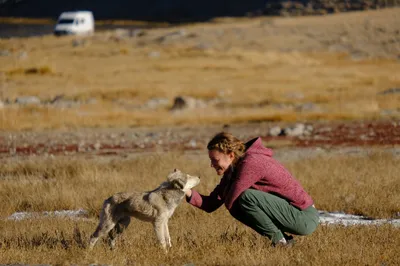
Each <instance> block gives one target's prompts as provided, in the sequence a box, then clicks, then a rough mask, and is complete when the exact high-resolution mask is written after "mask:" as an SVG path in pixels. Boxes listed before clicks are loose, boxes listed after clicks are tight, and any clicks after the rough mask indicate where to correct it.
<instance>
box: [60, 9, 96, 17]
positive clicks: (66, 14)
mask: <svg viewBox="0 0 400 266" xmlns="http://www.w3.org/2000/svg"><path fill="white" fill-rule="evenodd" d="M79 15H93V13H92V11H87V10H77V11H66V12H62V13H61V15H60V17H76V16H79Z"/></svg>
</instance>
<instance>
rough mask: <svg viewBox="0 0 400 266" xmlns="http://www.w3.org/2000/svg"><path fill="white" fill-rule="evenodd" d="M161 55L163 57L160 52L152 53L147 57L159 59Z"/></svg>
mask: <svg viewBox="0 0 400 266" xmlns="http://www.w3.org/2000/svg"><path fill="white" fill-rule="evenodd" d="M160 55H161V54H160V52H158V51H152V52H150V53H149V54H148V55H147V56H148V57H150V58H159V57H160Z"/></svg>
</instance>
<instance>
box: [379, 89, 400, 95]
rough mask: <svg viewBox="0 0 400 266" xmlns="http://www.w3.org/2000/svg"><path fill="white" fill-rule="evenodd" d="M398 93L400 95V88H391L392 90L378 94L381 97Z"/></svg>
mask: <svg viewBox="0 0 400 266" xmlns="http://www.w3.org/2000/svg"><path fill="white" fill-rule="evenodd" d="M397 93H400V88H390V89H387V90H384V91H381V92H378V94H379V95H387V94H397Z"/></svg>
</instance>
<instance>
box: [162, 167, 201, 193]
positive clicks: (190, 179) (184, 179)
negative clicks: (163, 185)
mask: <svg viewBox="0 0 400 266" xmlns="http://www.w3.org/2000/svg"><path fill="white" fill-rule="evenodd" d="M167 180H168V182H169V183H170V184H171V185H172V186H173V187H174V188H177V189H181V190H183V191H187V190H189V189H191V188H193V187H195V186H197V185H198V184H199V183H200V177H198V176H192V175H188V174H185V173H183V172H181V171H180V170H179V169H174V171H172V172H171V173H169V174H168V177H167Z"/></svg>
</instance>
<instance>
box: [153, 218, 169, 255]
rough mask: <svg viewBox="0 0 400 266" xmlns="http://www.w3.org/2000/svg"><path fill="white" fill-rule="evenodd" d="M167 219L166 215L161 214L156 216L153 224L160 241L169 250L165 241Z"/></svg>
mask: <svg viewBox="0 0 400 266" xmlns="http://www.w3.org/2000/svg"><path fill="white" fill-rule="evenodd" d="M165 220H166V217H165V215H161V216H159V217H157V218H156V220H155V221H154V224H153V226H154V231H155V233H156V236H157V239H158V242H159V243H160V244H161V246H162V248H163V249H164V250H167V243H166V241H165V226H164V224H165Z"/></svg>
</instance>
